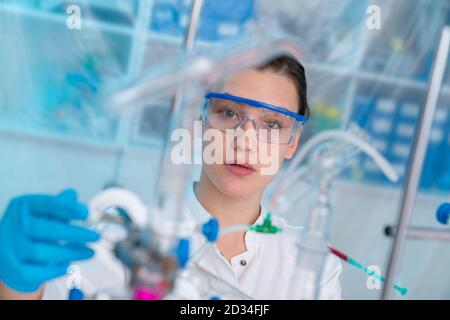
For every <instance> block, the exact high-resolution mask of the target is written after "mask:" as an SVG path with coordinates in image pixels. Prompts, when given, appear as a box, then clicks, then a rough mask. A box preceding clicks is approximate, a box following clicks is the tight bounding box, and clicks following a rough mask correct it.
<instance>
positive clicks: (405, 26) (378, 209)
mask: <svg viewBox="0 0 450 320" xmlns="http://www.w3.org/2000/svg"><path fill="white" fill-rule="evenodd" d="M72 4H76V5H77V6H79V8H80V9H81V23H82V25H81V29H79V30H78V29H75V30H74V29H70V28H68V27H67V18H68V16H69V15H70V14H68V13H67V11H66V10H67V8H68V6H70V5H72ZM370 5H376V6H378V7H379V8H380V17H381V28H380V29H370V28H368V27H367V20H368V18H369V17H370V14H369V13H368V12H367V9H368V7H369V6H370ZM190 6H191V1H190V0H140V1H138V0H127V1H113V0H90V1H88V0H85V1H81V0H79V1H75V0H73V1H64V0H15V1H9V0H1V1H0V34H1V37H0V39H1V45H2V50H0V74H1V75H2V77H1V79H0V177H1V178H0V211H3V210H4V208H5V206H6V204H7V202H8V200H9V199H10V198H11V197H13V196H15V195H19V194H23V193H35V192H38V193H43V192H51V193H57V192H58V191H60V190H61V189H63V188H66V187H74V188H76V189H77V190H79V191H80V194H81V198H82V199H84V200H88V199H89V198H90V197H92V196H93V195H94V194H95V193H97V192H98V191H99V190H101V189H102V188H103V187H104V186H105V185H107V184H108V183H112V182H114V183H118V184H120V185H123V186H125V187H126V188H129V189H131V190H133V191H134V192H136V193H138V194H139V195H140V196H141V197H142V198H144V199H148V198H150V197H151V195H152V194H153V191H154V187H155V179H156V173H155V171H156V170H157V168H158V165H159V162H158V159H159V155H160V153H161V147H162V143H163V141H164V139H165V135H164V132H165V129H166V126H167V118H168V116H169V107H170V104H171V99H170V97H167V99H164V98H161V99H159V100H158V101H153V100H152V101H151V102H149V103H148V104H144V106H143V107H141V108H139V109H137V110H136V112H132V113H127V114H117V113H113V112H110V111H108V110H107V109H104V108H102V107H100V106H98V105H96V104H95V103H93V102H92V101H93V100H91V99H90V98H91V97H93V96H95V95H96V93H97V92H98V91H99V90H100V89H101V88H102V87H103V86H104V85H106V84H108V83H110V82H111V81H114V80H115V79H122V78H123V79H128V78H133V77H136V76H138V75H139V74H141V73H142V72H144V71H148V70H151V69H152V68H157V67H158V65H160V64H161V63H164V62H167V61H170V60H171V59H173V58H174V57H176V56H177V54H178V53H179V52H180V51H181V50H182V43H183V37H184V34H185V31H186V23H187V21H188V15H189V10H190ZM445 25H450V3H449V1H448V0H434V1H429V0H379V1H375V0H373V1H371V0H279V1H265V0H227V1H219V0H205V2H204V6H203V9H202V17H201V21H200V25H199V30H198V35H197V41H196V49H197V50H200V51H202V52H206V53H207V52H208V50H210V49H213V48H220V47H221V46H224V48H226V43H227V42H228V41H229V40H230V39H234V38H239V37H242V36H243V35H249V34H252V32H255V30H282V31H283V32H285V33H287V34H289V35H291V36H293V37H295V38H296V39H298V41H299V42H300V43H301V44H302V48H303V50H304V53H305V61H304V64H305V67H306V70H307V78H308V86H309V100H310V105H311V109H312V117H311V120H310V122H309V123H308V125H307V126H306V128H305V129H306V132H305V135H304V140H303V142H305V141H306V140H307V139H308V138H309V137H311V136H312V135H314V134H316V133H318V132H321V131H324V130H328V129H336V128H347V127H348V126H349V124H350V123H352V122H355V123H357V124H359V125H360V126H361V127H362V128H364V129H365V130H366V131H367V132H368V133H369V134H370V136H371V138H372V139H373V142H374V144H375V145H376V146H377V148H378V150H379V151H380V152H381V153H382V154H384V155H385V156H386V158H387V159H388V160H389V161H390V162H391V163H392V164H393V165H394V166H395V168H396V169H397V171H398V173H399V174H400V175H401V177H402V178H401V179H400V181H399V182H398V183H397V184H392V183H390V182H389V181H388V180H387V179H386V178H385V177H384V176H383V175H382V174H381V173H380V172H379V171H378V170H377V169H376V168H375V167H374V165H373V164H372V163H371V162H370V161H368V160H366V159H364V158H361V160H360V161H358V163H356V164H354V165H352V167H351V168H350V169H349V170H347V171H346V172H345V175H344V176H343V177H341V179H339V181H338V182H337V184H336V185H335V188H334V189H333V194H332V196H333V199H332V200H333V206H334V220H333V230H332V237H331V238H332V242H333V244H334V245H335V246H336V247H337V248H339V249H341V250H342V251H344V252H345V253H347V254H348V255H349V256H352V257H354V258H356V259H357V260H359V261H361V262H364V263H365V264H366V265H378V266H380V268H381V272H382V273H383V274H385V272H386V268H387V262H388V256H389V252H390V248H391V244H392V238H389V237H386V236H385V235H384V231H383V230H384V227H385V226H386V225H392V224H395V223H396V221H397V217H398V212H399V205H400V200H401V193H402V189H403V182H404V179H403V178H404V175H405V171H406V168H407V164H408V160H409V156H410V152H411V146H412V140H413V137H414V131H415V129H416V125H417V121H418V117H419V111H420V109H421V108H422V107H423V105H424V102H425V98H426V95H427V89H428V81H429V79H430V74H431V71H432V65H433V59H434V55H435V53H436V50H437V47H438V42H439V37H440V34H441V31H442V29H443V27H444V26H445ZM449 59H450V58H449ZM449 65H450V63H449ZM449 70H450V68H449V67H447V71H446V73H445V75H444V86H443V87H442V90H441V93H440V97H439V103H438V108H437V112H436V115H435V119H434V123H433V129H432V134H431V137H430V141H429V148H428V151H427V156H426V162H425V167H424V170H423V175H422V178H421V180H420V190H419V194H418V197H417V201H416V205H415V209H414V213H413V219H412V225H420V226H429V227H437V226H438V223H437V221H436V219H435V212H436V208H437V207H438V206H439V205H440V204H441V203H443V202H445V201H447V202H448V201H449V198H450V160H449V159H450V72H449ZM306 214H307V206H306V205H305V209H298V210H297V211H296V212H295V213H291V214H290V215H289V216H288V218H289V219H290V220H291V221H292V222H293V223H301V222H302V221H303V220H302V219H303V218H304V217H305V216H306ZM449 249H450V247H449V244H448V243H445V242H435V241H419V240H408V241H407V242H406V250H405V254H404V256H403V259H402V263H401V269H400V272H399V277H398V279H396V280H397V281H396V282H398V283H401V284H402V285H403V286H405V287H407V288H408V289H409V293H408V295H407V296H406V297H401V296H399V295H395V298H398V299H428V298H434V299H450V274H449V272H448V268H449V266H450V250H449ZM366 282H367V276H366V275H365V274H364V273H362V272H360V271H358V270H357V269H355V268H352V267H348V266H344V272H343V275H342V289H343V298H344V299H377V298H379V296H380V294H381V290H369V289H368V288H367V286H366Z"/></svg>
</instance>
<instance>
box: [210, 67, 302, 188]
mask: <svg viewBox="0 0 450 320" xmlns="http://www.w3.org/2000/svg"><path fill="white" fill-rule="evenodd" d="M221 91H222V92H226V93H228V94H231V95H234V96H239V97H244V98H248V99H252V100H257V101H261V102H265V103H268V104H271V105H274V106H282V107H284V108H286V109H287V110H289V111H291V112H294V113H298V111H299V107H298V105H299V98H298V94H297V91H296V87H295V85H294V83H293V82H292V80H291V79H290V78H288V77H287V76H285V75H282V74H277V73H274V72H272V71H270V70H264V71H259V70H256V69H250V70H246V71H243V72H241V73H239V74H236V75H235V76H233V77H231V78H230V79H228V81H226V83H225V86H224V88H222V90H221ZM248 110H250V111H248V116H249V117H254V116H257V115H258V113H259V112H261V110H260V109H259V108H248ZM243 129H244V130H245V132H247V130H254V127H253V125H252V123H251V122H250V121H247V122H246V123H245V125H244V127H243ZM300 134H301V132H299V133H298V134H297V136H296V137H295V138H294V139H293V141H292V142H291V143H290V144H278V145H276V146H274V145H272V146H271V145H270V144H267V143H264V142H261V141H257V139H256V138H254V141H250V140H251V139H252V138H251V137H252V136H253V137H255V136H254V135H251V134H250V135H248V137H250V138H248V137H247V138H244V139H240V138H231V139H230V137H229V135H227V134H226V133H221V135H222V138H223V139H222V140H223V155H224V157H225V156H226V157H227V159H230V157H231V158H232V159H245V163H244V166H245V167H247V168H242V167H241V166H239V165H237V163H236V162H235V161H229V160H226V159H224V160H223V162H224V164H205V163H204V164H203V167H202V170H203V175H205V174H206V176H207V178H208V179H209V180H210V181H211V182H212V183H213V184H214V186H215V187H216V188H217V189H218V190H219V191H220V192H221V193H223V194H225V195H227V196H230V197H248V196H251V195H254V194H255V193H262V192H264V189H265V188H266V186H267V185H268V184H269V183H270V182H271V181H272V180H273V179H274V177H275V175H276V173H277V172H278V169H279V168H280V167H281V165H282V163H283V161H284V160H285V159H290V158H291V157H292V155H293V154H294V152H295V150H296V148H297V143H298V139H299V137H300ZM264 144H265V145H264ZM273 147H275V148H273ZM260 150H269V152H265V151H264V152H259V151H260ZM270 150H272V152H270ZM273 150H275V152H273ZM255 154H256V155H257V156H256V157H255ZM261 154H265V155H268V156H269V158H270V159H271V160H272V161H271V164H268V163H269V162H268V160H267V157H266V158H265V159H262V158H261ZM255 158H256V159H257V160H256V162H255V160H254V159H255ZM250 159H252V160H251V161H250ZM233 162H234V163H233ZM240 163H242V162H240ZM274 163H275V164H276V168H275V169H274V170H272V168H271V169H270V170H268V167H269V166H272V167H273V166H274ZM249 168H250V169H249ZM267 172H270V174H268V173H267Z"/></svg>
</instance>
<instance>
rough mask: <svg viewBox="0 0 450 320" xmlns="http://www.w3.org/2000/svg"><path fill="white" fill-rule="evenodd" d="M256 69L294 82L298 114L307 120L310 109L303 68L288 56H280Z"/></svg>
mask: <svg viewBox="0 0 450 320" xmlns="http://www.w3.org/2000/svg"><path fill="white" fill-rule="evenodd" d="M257 69H258V70H261V71H263V70H270V71H273V72H275V73H279V74H282V75H286V76H287V77H289V78H290V79H291V80H292V81H293V82H294V85H295V88H296V89H297V93H298V97H299V101H300V105H299V114H301V115H304V116H306V117H308V118H309V115H310V109H309V105H308V97H307V85H306V76H305V68H304V67H303V65H302V64H301V63H300V62H299V61H298V60H297V59H295V58H293V57H291V56H288V55H282V56H278V57H276V58H274V59H272V60H269V61H268V62H266V63H264V64H263V65H261V66H259V67H258V68H257Z"/></svg>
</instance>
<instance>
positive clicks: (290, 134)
mask: <svg viewBox="0 0 450 320" xmlns="http://www.w3.org/2000/svg"><path fill="white" fill-rule="evenodd" d="M202 119H203V121H204V122H205V123H206V124H207V125H208V126H209V127H211V128H215V129H218V130H220V131H223V132H226V131H227V130H236V129H244V126H245V124H246V123H247V122H250V123H252V124H253V128H254V129H255V131H256V134H257V137H258V139H259V140H260V141H262V142H267V143H275V144H289V143H291V142H292V140H293V139H294V138H295V136H296V135H297V134H298V132H299V130H300V129H301V127H302V126H303V124H304V123H305V122H306V121H307V119H306V117H305V116H303V115H301V114H297V113H294V112H291V111H289V110H286V109H284V108H280V107H276V106H273V105H271V104H268V103H264V102H260V101H256V100H252V99H247V98H242V97H238V96H233V95H231V94H228V93H218V92H209V93H207V94H206V95H205V101H204V103H203V107H202Z"/></svg>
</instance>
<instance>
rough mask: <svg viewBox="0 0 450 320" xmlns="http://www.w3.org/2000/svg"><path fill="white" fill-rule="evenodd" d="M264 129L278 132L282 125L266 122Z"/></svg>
mask: <svg viewBox="0 0 450 320" xmlns="http://www.w3.org/2000/svg"><path fill="white" fill-rule="evenodd" d="M266 127H267V128H268V129H271V130H279V129H281V128H282V125H281V123H279V122H276V121H266Z"/></svg>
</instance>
